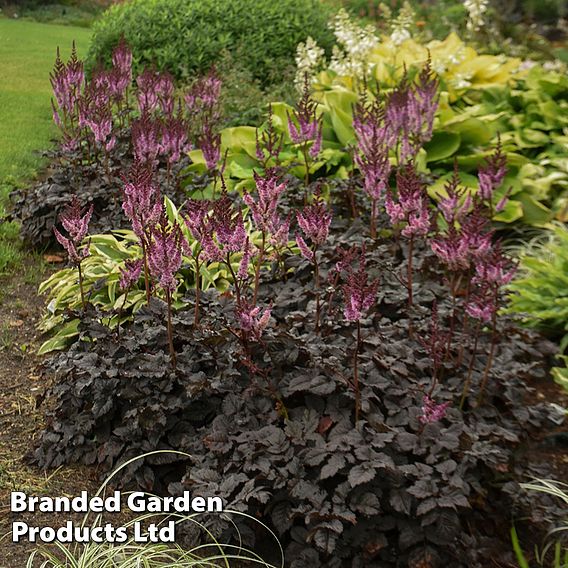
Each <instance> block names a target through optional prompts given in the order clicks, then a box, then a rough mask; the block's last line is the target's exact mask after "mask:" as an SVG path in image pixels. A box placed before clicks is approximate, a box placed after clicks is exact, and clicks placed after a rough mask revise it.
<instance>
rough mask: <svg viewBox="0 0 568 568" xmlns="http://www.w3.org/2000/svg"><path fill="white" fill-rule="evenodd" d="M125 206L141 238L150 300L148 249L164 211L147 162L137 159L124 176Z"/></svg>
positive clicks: (147, 298) (136, 233)
mask: <svg viewBox="0 0 568 568" xmlns="http://www.w3.org/2000/svg"><path fill="white" fill-rule="evenodd" d="M123 182H124V186H123V202H122V209H123V211H124V214H125V215H126V217H127V218H128V219H129V220H130V222H131V223H132V230H133V231H134V234H135V235H136V236H137V237H138V242H139V244H140V248H141V249H142V259H143V262H144V283H145V288H146V301H147V302H148V303H150V296H151V285H150V275H149V271H148V248H149V245H150V241H151V236H150V233H151V231H152V228H153V226H154V225H156V223H157V222H158V221H159V219H160V216H161V213H162V198H161V195H160V190H159V188H158V187H157V186H156V185H155V183H154V179H153V172H152V168H151V167H150V166H149V165H148V164H144V163H142V162H140V161H135V162H134V163H133V165H132V167H131V169H130V172H129V174H128V176H125V177H124V178H123Z"/></svg>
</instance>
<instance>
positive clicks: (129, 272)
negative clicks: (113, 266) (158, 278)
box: [118, 258, 144, 290]
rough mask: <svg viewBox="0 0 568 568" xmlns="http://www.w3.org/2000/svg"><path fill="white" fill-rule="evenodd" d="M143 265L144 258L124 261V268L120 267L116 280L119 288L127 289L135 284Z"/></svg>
mask: <svg viewBox="0 0 568 568" xmlns="http://www.w3.org/2000/svg"><path fill="white" fill-rule="evenodd" d="M143 267H144V259H142V258H138V259H135V260H127V261H125V263H124V268H121V269H120V280H119V282H118V285H119V287H120V289H121V290H128V289H129V288H131V287H132V286H133V285H134V284H136V282H138V280H139V279H140V276H141V274H142V268H143Z"/></svg>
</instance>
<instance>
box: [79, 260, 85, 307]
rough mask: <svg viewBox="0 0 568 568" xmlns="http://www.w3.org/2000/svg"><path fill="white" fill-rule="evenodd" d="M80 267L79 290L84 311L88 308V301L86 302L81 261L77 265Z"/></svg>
mask: <svg viewBox="0 0 568 568" xmlns="http://www.w3.org/2000/svg"><path fill="white" fill-rule="evenodd" d="M77 268H78V269H79V290H80V291H81V304H82V305H83V311H85V310H86V309H87V302H85V290H84V289H83V272H82V271H81V263H80V262H79V264H78V265H77Z"/></svg>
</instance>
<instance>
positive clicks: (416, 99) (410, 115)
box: [386, 61, 438, 163]
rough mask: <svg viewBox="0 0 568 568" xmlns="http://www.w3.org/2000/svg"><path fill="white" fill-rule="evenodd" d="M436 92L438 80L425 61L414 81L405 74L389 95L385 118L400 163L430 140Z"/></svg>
mask: <svg viewBox="0 0 568 568" xmlns="http://www.w3.org/2000/svg"><path fill="white" fill-rule="evenodd" d="M437 91H438V80H437V79H436V78H435V77H434V75H433V73H432V70H431V67H430V62H429V61H428V63H427V64H426V66H425V68H424V69H423V71H422V72H421V73H420V76H419V78H418V82H417V83H415V84H413V83H411V82H410V81H409V79H408V77H407V76H406V75H405V77H404V78H403V80H402V81H401V83H400V85H398V87H397V88H396V89H395V90H394V91H393V92H392V93H391V94H390V95H389V96H388V98H387V104H386V119H387V123H388V125H389V127H390V128H391V129H392V132H393V134H394V135H395V136H396V138H397V139H398V144H399V147H400V154H399V159H400V162H402V163H404V162H406V161H407V160H409V159H413V158H414V157H415V156H416V154H417V153H418V150H420V148H421V147H422V145H423V144H424V143H425V142H427V141H428V140H430V139H431V137H432V127H433V124H434V116H435V114H436V110H437V108H438V97H437Z"/></svg>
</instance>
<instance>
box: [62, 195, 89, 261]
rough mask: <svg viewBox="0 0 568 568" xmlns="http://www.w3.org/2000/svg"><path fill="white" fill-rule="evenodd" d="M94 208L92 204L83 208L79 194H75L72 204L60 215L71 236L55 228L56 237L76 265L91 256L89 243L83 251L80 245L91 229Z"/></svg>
mask: <svg viewBox="0 0 568 568" xmlns="http://www.w3.org/2000/svg"><path fill="white" fill-rule="evenodd" d="M93 208H94V206H93V205H92V204H91V206H90V207H89V208H87V209H85V210H83V208H82V207H81V203H80V202H79V200H78V199H77V196H75V195H74V196H73V199H72V200H71V203H70V205H68V206H67V207H66V208H65V210H64V211H63V213H61V215H60V216H59V221H60V222H61V224H62V225H63V228H64V229H65V230H66V231H67V233H68V234H69V237H64V236H63V235H62V234H61V233H60V232H59V231H58V230H57V228H56V227H54V228H53V232H54V234H55V238H56V239H57V241H58V242H59V244H60V245H61V246H62V247H63V248H64V249H65V250H66V251H67V254H68V255H69V260H70V262H71V263H72V264H74V265H78V264H80V262H81V261H82V260H83V259H84V258H86V257H87V256H89V246H88V245H87V246H85V247H84V248H83V250H82V251H79V247H80V246H81V243H82V242H83V240H84V239H85V237H86V236H87V233H88V231H89V223H90V221H91V216H92V215H93Z"/></svg>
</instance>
